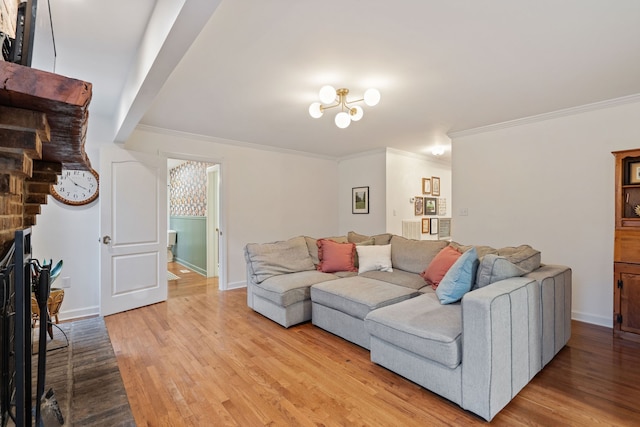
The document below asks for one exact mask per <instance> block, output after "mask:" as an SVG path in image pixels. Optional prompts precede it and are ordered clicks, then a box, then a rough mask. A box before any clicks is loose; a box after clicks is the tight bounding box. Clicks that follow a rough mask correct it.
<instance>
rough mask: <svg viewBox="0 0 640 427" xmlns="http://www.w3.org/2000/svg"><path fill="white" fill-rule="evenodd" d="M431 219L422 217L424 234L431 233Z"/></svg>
mask: <svg viewBox="0 0 640 427" xmlns="http://www.w3.org/2000/svg"><path fill="white" fill-rule="evenodd" d="M429 219H430V218H422V234H429Z"/></svg>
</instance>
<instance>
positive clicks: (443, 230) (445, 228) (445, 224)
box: [438, 218, 451, 239]
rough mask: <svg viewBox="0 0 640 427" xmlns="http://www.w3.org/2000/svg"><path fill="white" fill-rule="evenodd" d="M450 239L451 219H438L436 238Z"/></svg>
mask: <svg viewBox="0 0 640 427" xmlns="http://www.w3.org/2000/svg"><path fill="white" fill-rule="evenodd" d="M449 237H451V218H440V219H438V238H439V239H445V238H449Z"/></svg>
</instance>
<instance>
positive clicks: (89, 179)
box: [51, 169, 99, 206]
mask: <svg viewBox="0 0 640 427" xmlns="http://www.w3.org/2000/svg"><path fill="white" fill-rule="evenodd" d="M98 184H99V178H98V172H96V171H95V170H93V169H91V170H81V169H62V175H61V176H60V178H59V179H58V183H57V184H55V185H52V186H51V195H52V196H53V197H54V198H55V199H56V200H59V201H61V202H62V203H65V204H67V205H72V206H80V205H86V204H87V203H91V202H93V201H94V200H95V199H97V198H98V187H99V185H98Z"/></svg>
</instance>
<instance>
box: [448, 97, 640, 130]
mask: <svg viewBox="0 0 640 427" xmlns="http://www.w3.org/2000/svg"><path fill="white" fill-rule="evenodd" d="M635 102H640V93H637V94H634V95H628V96H623V97H620V98H614V99H608V100H606V101H598V102H593V103H591V104H584V105H580V106H577V107H571V108H564V109H562V110H556V111H550V112H548V113H542V114H537V115H535V116H528V117H522V118H520V119H514V120H508V121H506V122H500V123H495V124H492V125H487V126H480V127H476V128H472V129H466V130H461V131H457V132H450V133H448V134H447V136H448V137H449V138H451V139H455V138H462V137H465V136H471V135H478V134H481V133H486V132H493V131H497V130H501V129H507V128H510V127H515V126H522V125H527V124H532V123H538V122H543V121H546V120H552V119H557V118H560V117H566V116H573V115H576V114H582V113H587V112H589V111H596V110H603V109H605V108H611V107H617V106H619V105H625V104H632V103H635Z"/></svg>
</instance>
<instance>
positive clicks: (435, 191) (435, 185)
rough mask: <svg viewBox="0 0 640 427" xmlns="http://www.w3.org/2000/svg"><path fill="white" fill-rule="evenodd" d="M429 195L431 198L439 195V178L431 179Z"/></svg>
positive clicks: (433, 177)
mask: <svg viewBox="0 0 640 427" xmlns="http://www.w3.org/2000/svg"><path fill="white" fill-rule="evenodd" d="M431 195H432V196H439V195H440V178H439V177H437V176H432V177H431Z"/></svg>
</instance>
